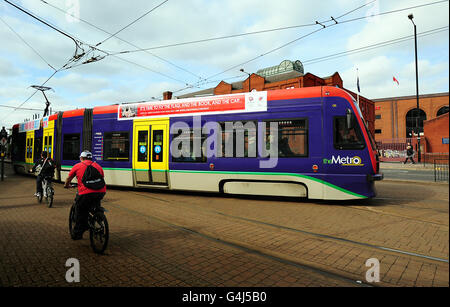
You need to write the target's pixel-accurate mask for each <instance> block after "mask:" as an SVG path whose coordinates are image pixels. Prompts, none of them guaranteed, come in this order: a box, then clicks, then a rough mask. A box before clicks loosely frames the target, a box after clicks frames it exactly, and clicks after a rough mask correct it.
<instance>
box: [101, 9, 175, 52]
mask: <svg viewBox="0 0 450 307" xmlns="http://www.w3.org/2000/svg"><path fill="white" fill-rule="evenodd" d="M167 1H169V0H164V1H163V2H161V3H160V4H158V5H157V6H155V7H154V8H152V9H151V10H149V11H147V12H145V13H144V14H143V15H141V16H140V17H139V18H137V19H135V20H133V21H132V22H131V23H129V24H127V25H126V26H125V27H122V28H121V29H120V30H118V31H116V32H115V33H114V34H111V35H110V36H108V37H107V38H106V39H104V40H102V41H101V42H99V43H97V44H96V45H95V46H99V45H101V44H103V43H104V42H106V41H107V40H109V39H111V38H112V37H114V36H116V35H117V34H119V33H120V32H122V31H123V30H125V29H126V28H128V27H130V26H131V25H133V24H135V23H136V22H138V21H139V20H141V19H142V18H144V17H145V16H147V15H148V14H150V13H151V12H153V11H154V10H156V9H157V8H159V7H160V6H162V5H163V4H164V3H166V2H167Z"/></svg>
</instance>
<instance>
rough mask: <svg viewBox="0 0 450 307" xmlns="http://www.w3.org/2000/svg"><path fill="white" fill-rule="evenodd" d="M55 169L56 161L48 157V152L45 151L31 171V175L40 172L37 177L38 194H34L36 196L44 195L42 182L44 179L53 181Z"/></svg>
mask: <svg viewBox="0 0 450 307" xmlns="http://www.w3.org/2000/svg"><path fill="white" fill-rule="evenodd" d="M55 167H56V164H55V161H53V160H52V158H49V157H48V155H47V152H46V151H43V152H42V153H41V158H40V159H39V160H37V161H36V163H35V164H34V165H33V168H32V169H31V171H30V173H34V172H36V171H37V172H38V174H37V177H36V194H34V196H39V195H42V192H43V191H42V180H44V178H49V180H51V179H53V175H54V174H55Z"/></svg>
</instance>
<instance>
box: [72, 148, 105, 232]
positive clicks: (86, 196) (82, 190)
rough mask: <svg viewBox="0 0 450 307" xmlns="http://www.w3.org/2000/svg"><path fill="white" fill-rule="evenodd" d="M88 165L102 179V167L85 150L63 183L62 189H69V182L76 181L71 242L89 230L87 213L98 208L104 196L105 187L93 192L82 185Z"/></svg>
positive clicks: (103, 174)
mask: <svg viewBox="0 0 450 307" xmlns="http://www.w3.org/2000/svg"><path fill="white" fill-rule="evenodd" d="M89 165H92V166H93V167H94V168H95V169H96V170H97V171H98V172H99V173H100V175H101V177H102V178H103V177H104V176H105V173H104V172H103V169H102V167H101V166H100V165H99V164H98V163H96V162H93V161H92V153H91V152H89V151H87V150H85V151H83V152H82V153H81V154H80V163H78V164H75V165H74V166H73V167H72V169H71V170H70V172H69V177H67V179H66V182H65V183H64V188H69V186H70V182H71V181H72V179H73V178H74V177H75V176H76V177H77V181H78V193H77V196H76V198H75V227H74V233H73V236H72V239H73V240H80V239H82V238H83V233H84V232H85V231H86V230H88V229H89V226H88V212H89V209H90V207H91V206H100V201H101V200H102V198H103V197H104V196H105V194H106V185H104V186H103V187H102V188H101V189H98V190H93V189H90V188H88V187H86V186H85V185H84V184H83V176H84V173H85V172H86V169H87V168H88V166H89Z"/></svg>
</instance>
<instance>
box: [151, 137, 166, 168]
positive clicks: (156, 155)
mask: <svg viewBox="0 0 450 307" xmlns="http://www.w3.org/2000/svg"><path fill="white" fill-rule="evenodd" d="M163 137H164V131H163V130H153V138H152V142H153V144H152V161H153V162H164V160H163V157H164V152H163V148H164V144H163Z"/></svg>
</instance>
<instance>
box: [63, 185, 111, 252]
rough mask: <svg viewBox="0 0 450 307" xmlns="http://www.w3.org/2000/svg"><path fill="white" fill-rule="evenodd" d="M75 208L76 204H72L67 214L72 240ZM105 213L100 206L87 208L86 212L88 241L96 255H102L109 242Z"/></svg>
mask: <svg viewBox="0 0 450 307" xmlns="http://www.w3.org/2000/svg"><path fill="white" fill-rule="evenodd" d="M75 186H76V185H71V187H75ZM75 206H76V202H74V203H73V205H72V207H71V208H70V213H69V233H70V236H71V237H72V238H73V237H74V228H75V223H76V220H75ZM105 212H108V210H106V209H105V208H103V207H102V206H101V205H99V206H89V210H88V227H89V228H88V230H89V240H90V243H91V248H92V250H93V251H94V252H95V253H97V254H103V253H104V251H105V250H106V247H107V246H108V241H109V226H108V219H107V218H106V215H105Z"/></svg>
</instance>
